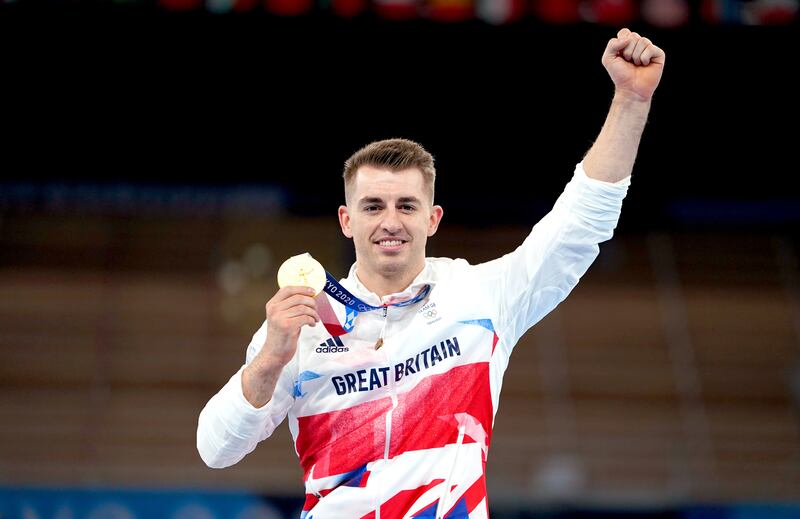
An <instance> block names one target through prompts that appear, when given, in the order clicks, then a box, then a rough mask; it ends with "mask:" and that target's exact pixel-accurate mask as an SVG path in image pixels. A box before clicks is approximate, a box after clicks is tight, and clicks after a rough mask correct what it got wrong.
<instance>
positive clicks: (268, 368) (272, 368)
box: [244, 352, 288, 378]
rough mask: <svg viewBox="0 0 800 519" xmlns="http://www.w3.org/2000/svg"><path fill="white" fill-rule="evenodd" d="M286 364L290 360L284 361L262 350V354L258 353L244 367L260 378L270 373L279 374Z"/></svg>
mask: <svg viewBox="0 0 800 519" xmlns="http://www.w3.org/2000/svg"><path fill="white" fill-rule="evenodd" d="M286 364H288V362H283V361H281V360H280V359H278V358H275V357H272V356H270V355H267V354H266V352H262V354H259V355H256V357H255V358H254V359H253V360H252V362H250V364H248V365H247V366H245V368H244V369H245V371H247V372H248V373H250V374H252V375H255V376H257V377H258V378H264V377H267V376H270V375H278V374H279V373H280V372H281V371H282V370H283V368H284V367H285V366H286Z"/></svg>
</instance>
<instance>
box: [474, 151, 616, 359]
mask: <svg viewBox="0 0 800 519" xmlns="http://www.w3.org/2000/svg"><path fill="white" fill-rule="evenodd" d="M629 185H630V177H626V178H625V179H623V180H621V181H620V182H617V183H614V184H612V183H608V182H603V181H600V180H595V179H592V178H589V177H588V176H587V175H586V173H585V172H584V170H583V163H579V164H578V165H577V166H576V168H575V174H574V175H573V177H572V179H571V180H570V182H569V183H568V184H567V186H566V188H565V189H564V192H563V193H562V194H561V196H560V197H559V198H558V200H557V201H556V203H555V205H554V206H553V209H552V210H551V211H550V212H549V213H548V214H547V215H545V216H544V218H542V219H541V220H540V221H539V222H538V223H537V224H536V225H535V226H534V227H533V229H532V230H531V233H530V234H529V235H528V237H527V238H526V239H525V241H524V242H523V243H522V245H520V246H519V247H518V248H517V249H516V250H515V251H514V252H511V253H509V254H506V255H505V256H503V257H501V258H498V259H496V260H493V261H490V262H488V263H483V264H480V265H476V266H475V267H474V269H475V271H474V273H475V274H477V276H478V279H481V280H482V281H484V282H485V283H486V284H485V285H484V286H485V287H487V290H484V291H483V293H485V294H488V297H490V298H492V299H494V301H493V303H494V305H493V306H494V308H496V309H497V311H498V315H497V316H496V318H497V322H496V323H495V326H496V331H497V334H498V336H499V337H500V338H501V339H502V343H503V345H504V347H505V348H507V351H506V353H507V354H510V353H511V349H512V348H513V346H514V345H515V344H516V343H517V341H518V340H519V338H520V337H521V336H522V335H523V334H524V333H525V332H526V331H527V330H528V329H529V328H530V327H532V326H533V325H534V324H536V323H537V322H538V321H539V320H541V319H542V318H543V317H544V316H545V315H547V314H548V313H549V312H550V311H551V310H553V308H555V307H556V306H557V305H558V304H559V303H560V302H561V301H563V300H564V298H566V297H567V294H569V293H570V291H571V290H572V289H573V288H574V287H575V285H576V284H577V283H578V280H579V279H580V278H581V276H583V274H584V273H585V272H586V270H587V269H588V268H589V265H591V264H592V262H593V261H594V259H595V258H596V257H597V255H598V252H599V246H598V244H599V243H601V242H603V241H606V240H608V239H610V238H611V236H612V235H613V232H614V229H615V228H616V226H617V222H618V220H619V215H620V210H621V208H622V200H623V199H624V198H625V195H626V193H627V191H628V186H629Z"/></svg>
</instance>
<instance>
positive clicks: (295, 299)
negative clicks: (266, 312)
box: [274, 294, 317, 311]
mask: <svg viewBox="0 0 800 519" xmlns="http://www.w3.org/2000/svg"><path fill="white" fill-rule="evenodd" d="M295 306H305V307H308V308H314V309H316V308H317V300H316V299H314V298H313V297H311V296H307V295H303V294H295V295H293V296H291V297H289V298H287V299H284V300H283V301H277V302H276V303H275V305H274V309H275V310H277V311H281V310H287V309H289V308H293V307H295Z"/></svg>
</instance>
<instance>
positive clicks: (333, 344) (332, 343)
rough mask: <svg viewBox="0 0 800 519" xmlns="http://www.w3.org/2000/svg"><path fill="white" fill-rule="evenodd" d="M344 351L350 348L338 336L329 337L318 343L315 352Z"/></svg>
mask: <svg viewBox="0 0 800 519" xmlns="http://www.w3.org/2000/svg"><path fill="white" fill-rule="evenodd" d="M345 351H350V348H348V347H347V346H345V345H344V343H343V342H342V339H340V338H339V337H331V338H330V339H328V340H327V341H325V342H323V343H320V345H319V347H318V348H317V353H343V352H345Z"/></svg>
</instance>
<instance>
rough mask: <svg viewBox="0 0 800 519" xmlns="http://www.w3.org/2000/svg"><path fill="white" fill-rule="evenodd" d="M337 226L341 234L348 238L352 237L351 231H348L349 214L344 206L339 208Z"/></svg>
mask: <svg viewBox="0 0 800 519" xmlns="http://www.w3.org/2000/svg"><path fill="white" fill-rule="evenodd" d="M339 226H340V227H341V228H342V234H344V235H345V236H347V237H348V238H352V237H353V231H352V229H350V213H349V212H348V211H347V206H346V205H340V206H339Z"/></svg>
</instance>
